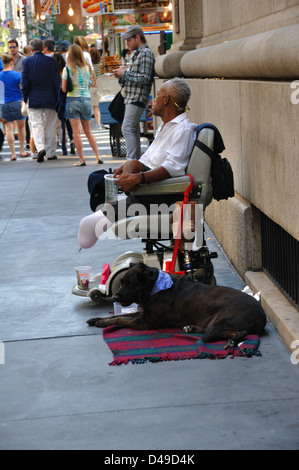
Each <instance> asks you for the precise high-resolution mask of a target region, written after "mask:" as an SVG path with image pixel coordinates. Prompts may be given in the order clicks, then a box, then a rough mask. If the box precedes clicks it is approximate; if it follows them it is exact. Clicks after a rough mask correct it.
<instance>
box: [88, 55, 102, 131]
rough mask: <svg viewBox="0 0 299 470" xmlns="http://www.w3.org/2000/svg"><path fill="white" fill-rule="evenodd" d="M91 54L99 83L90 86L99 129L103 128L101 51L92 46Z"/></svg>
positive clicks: (92, 104)
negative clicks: (100, 106)
mask: <svg viewBox="0 0 299 470" xmlns="http://www.w3.org/2000/svg"><path fill="white" fill-rule="evenodd" d="M90 56H91V61H92V64H93V68H94V73H95V76H96V80H97V84H96V86H93V87H91V88H90V96H91V106H92V109H93V114H94V117H95V120H96V123H97V127H98V129H101V113H100V108H99V101H100V96H101V94H100V76H101V69H100V64H101V53H100V52H99V51H98V50H97V49H96V48H95V47H92V48H91V49H90Z"/></svg>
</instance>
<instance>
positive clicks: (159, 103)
mask: <svg viewBox="0 0 299 470" xmlns="http://www.w3.org/2000/svg"><path fill="white" fill-rule="evenodd" d="M164 88H165V87H164ZM164 88H163V85H162V86H161V88H159V90H158V91H157V96H156V98H155V101H154V108H153V114H154V116H161V113H162V111H163V109H164V98H165V96H166V93H165V90H164Z"/></svg>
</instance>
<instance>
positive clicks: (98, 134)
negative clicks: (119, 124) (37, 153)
mask: <svg viewBox="0 0 299 470" xmlns="http://www.w3.org/2000/svg"><path fill="white" fill-rule="evenodd" d="M93 135H94V136H95V138H96V141H97V144H98V149H99V153H100V156H101V158H104V159H105V163H118V162H123V161H124V159H123V158H122V159H118V158H117V157H112V155H111V146H110V136H109V129H99V130H98V129H97V130H93ZM81 140H82V146H83V154H84V158H93V159H94V158H95V157H94V155H92V156H91V155H90V156H88V155H87V156H86V155H85V154H86V153H87V152H90V153H91V154H92V150H91V148H90V145H89V142H88V139H87V137H86V136H85V134H81ZM147 147H148V141H147V139H146V138H141V148H142V151H143V152H144V151H145V150H146V149H147ZM67 148H68V155H61V147H60V148H57V156H58V158H74V159H78V156H77V155H70V154H69V142H68V143H67ZM15 150H16V155H17V161H32V160H33V159H32V158H31V156H29V157H27V158H20V157H19V150H20V145H19V141H18V140H15ZM27 152H29V154H30V150H27ZM10 156H11V152H10V149H9V146H8V143H7V140H6V139H4V143H3V147H2V150H1V152H0V157H1V158H2V161H10ZM106 158H109V160H108V161H106ZM33 161H36V160H33ZM15 163H16V162H14V164H15Z"/></svg>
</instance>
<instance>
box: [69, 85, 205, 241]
mask: <svg viewBox="0 0 299 470" xmlns="http://www.w3.org/2000/svg"><path fill="white" fill-rule="evenodd" d="M190 96H191V89H190V87H189V85H188V83H187V82H186V81H185V80H184V79H182V78H173V79H171V80H168V81H167V82H165V83H163V85H162V86H161V87H160V89H159V90H158V92H157V97H156V99H155V102H154V108H153V114H154V115H155V116H159V117H161V119H162V124H161V125H160V127H159V129H158V130H157V134H156V137H155V140H154V141H153V142H152V144H151V145H150V147H149V148H148V149H147V151H146V152H145V153H144V154H143V155H142V156H141V158H140V160H128V161H126V162H125V163H124V164H123V165H122V166H120V167H119V168H117V169H116V170H114V176H115V177H117V178H118V183H119V188H120V189H122V190H123V191H124V192H126V193H127V192H131V191H134V190H136V189H137V188H138V187H139V186H140V185H142V184H150V183H154V182H158V181H163V180H165V179H168V178H173V177H177V176H182V175H184V174H185V171H186V167H187V165H188V161H189V158H190V155H191V152H192V149H193V146H194V142H195V137H196V136H195V130H196V124H193V123H191V122H190V121H189V118H188V115H187V113H186V110H187V109H188V108H187V104H188V101H189V99H190ZM159 198H160V199H161V196H156V197H152V196H148V197H142V198H140V200H139V201H138V202H141V203H142V204H144V205H145V207H147V206H148V204H151V203H158V202H159ZM178 199H179V198H178V196H177V195H174V198H173V197H171V196H170V197H169V198H167V201H166V200H165V195H163V196H162V199H161V202H166V203H168V204H169V205H171V204H173V203H174V202H175V201H176V200H178ZM134 202H136V200H135V199H134V198H133V197H132V196H131V195H129V196H128V197H127V205H128V206H129V205H130V204H131V203H134ZM115 209H116V218H117V217H118V215H117V207H116V208H115ZM104 222H105V223H104ZM105 224H106V225H105ZM111 225H112V223H111V222H110V221H109V220H108V219H107V218H106V217H105V216H104V214H103V212H102V211H101V210H99V211H97V212H95V213H94V214H91V215H89V216H87V217H84V219H82V221H81V223H80V228H79V234H78V241H79V245H80V246H81V247H82V248H90V247H91V246H93V245H94V244H95V243H96V241H97V239H98V237H99V236H100V231H99V227H105V226H106V229H108V228H109V227H110V226H111ZM96 226H97V227H96Z"/></svg>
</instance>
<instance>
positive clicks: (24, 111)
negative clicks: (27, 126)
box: [21, 101, 28, 116]
mask: <svg viewBox="0 0 299 470" xmlns="http://www.w3.org/2000/svg"><path fill="white" fill-rule="evenodd" d="M21 114H22V116H28V107H27V104H26V103H25V101H22V106H21Z"/></svg>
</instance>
